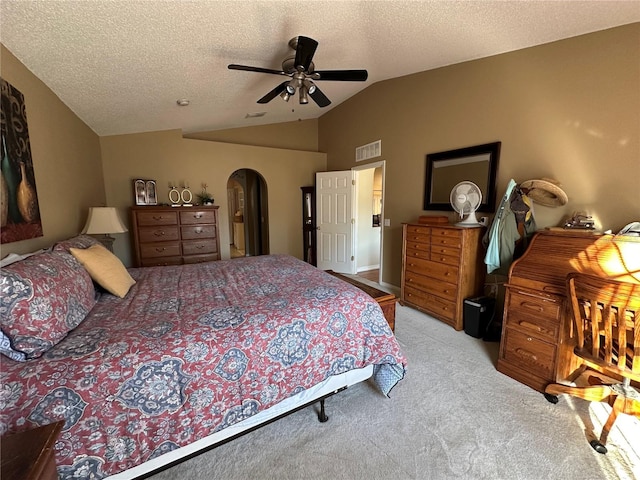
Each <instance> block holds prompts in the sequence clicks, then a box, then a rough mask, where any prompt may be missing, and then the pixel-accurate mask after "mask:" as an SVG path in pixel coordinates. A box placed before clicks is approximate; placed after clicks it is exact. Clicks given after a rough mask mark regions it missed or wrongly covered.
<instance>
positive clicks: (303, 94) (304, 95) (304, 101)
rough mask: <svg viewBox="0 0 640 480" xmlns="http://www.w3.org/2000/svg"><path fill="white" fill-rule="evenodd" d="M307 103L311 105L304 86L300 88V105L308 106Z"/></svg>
mask: <svg viewBox="0 0 640 480" xmlns="http://www.w3.org/2000/svg"><path fill="white" fill-rule="evenodd" d="M307 103H309V97H308V96H307V88H306V87H305V86H304V85H302V86H301V87H300V104H301V105H306V104H307Z"/></svg>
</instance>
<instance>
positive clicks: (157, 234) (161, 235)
mask: <svg viewBox="0 0 640 480" xmlns="http://www.w3.org/2000/svg"><path fill="white" fill-rule="evenodd" d="M153 234H154V235H155V236H156V237H163V236H164V230H158V231H156V232H154V233H153Z"/></svg>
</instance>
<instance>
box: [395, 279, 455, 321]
mask: <svg viewBox="0 0 640 480" xmlns="http://www.w3.org/2000/svg"><path fill="white" fill-rule="evenodd" d="M403 300H404V301H405V302H406V303H410V304H413V305H415V306H417V307H419V308H421V309H423V310H426V311H428V312H430V313H433V315H435V316H437V317H438V318H439V319H441V320H446V321H448V322H447V323H452V322H453V318H454V316H455V314H456V302H454V301H448V300H445V299H442V298H440V297H436V296H435V295H431V294H429V293H425V292H423V291H422V290H418V289H416V288H413V287H409V286H407V285H405V288H404V299H403Z"/></svg>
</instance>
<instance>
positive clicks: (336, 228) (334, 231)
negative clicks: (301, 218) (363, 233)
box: [316, 170, 356, 273]
mask: <svg viewBox="0 0 640 480" xmlns="http://www.w3.org/2000/svg"><path fill="white" fill-rule="evenodd" d="M354 178H355V175H354V172H353V171H351V170H347V171H344V172H321V173H316V217H317V218H316V225H317V227H318V232H317V239H318V268H319V269H321V270H333V271H334V272H339V273H356V271H355V262H354V258H353V229H354V222H355V218H354V216H353V210H352V209H353V200H352V199H353V190H354Z"/></svg>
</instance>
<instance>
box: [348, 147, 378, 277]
mask: <svg viewBox="0 0 640 480" xmlns="http://www.w3.org/2000/svg"><path fill="white" fill-rule="evenodd" d="M385 163H386V162H385V160H381V161H379V162H372V163H367V164H365V165H358V166H355V167H351V170H352V171H354V172H355V174H356V184H357V182H358V172H359V171H363V170H373V169H376V168H378V167H380V168H382V205H381V209H380V270H379V272H378V283H380V284H382V273H383V269H384V254H383V252H384V218H385V215H384V204H385V198H386V196H385V174H386V171H385V170H386V168H385ZM357 202H358V195H355V199H354V205H353V211H354V212H357V211H358V205H357ZM357 222H358V218H357V215H356V228H355V231H356V232H357V227H358V225H357ZM356 235H357V234H356ZM353 245H354V247H357V241H356V239H355V238H354V243H353ZM353 252H354V257H355V265H357V262H358V251H357V248H354V249H353Z"/></svg>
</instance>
